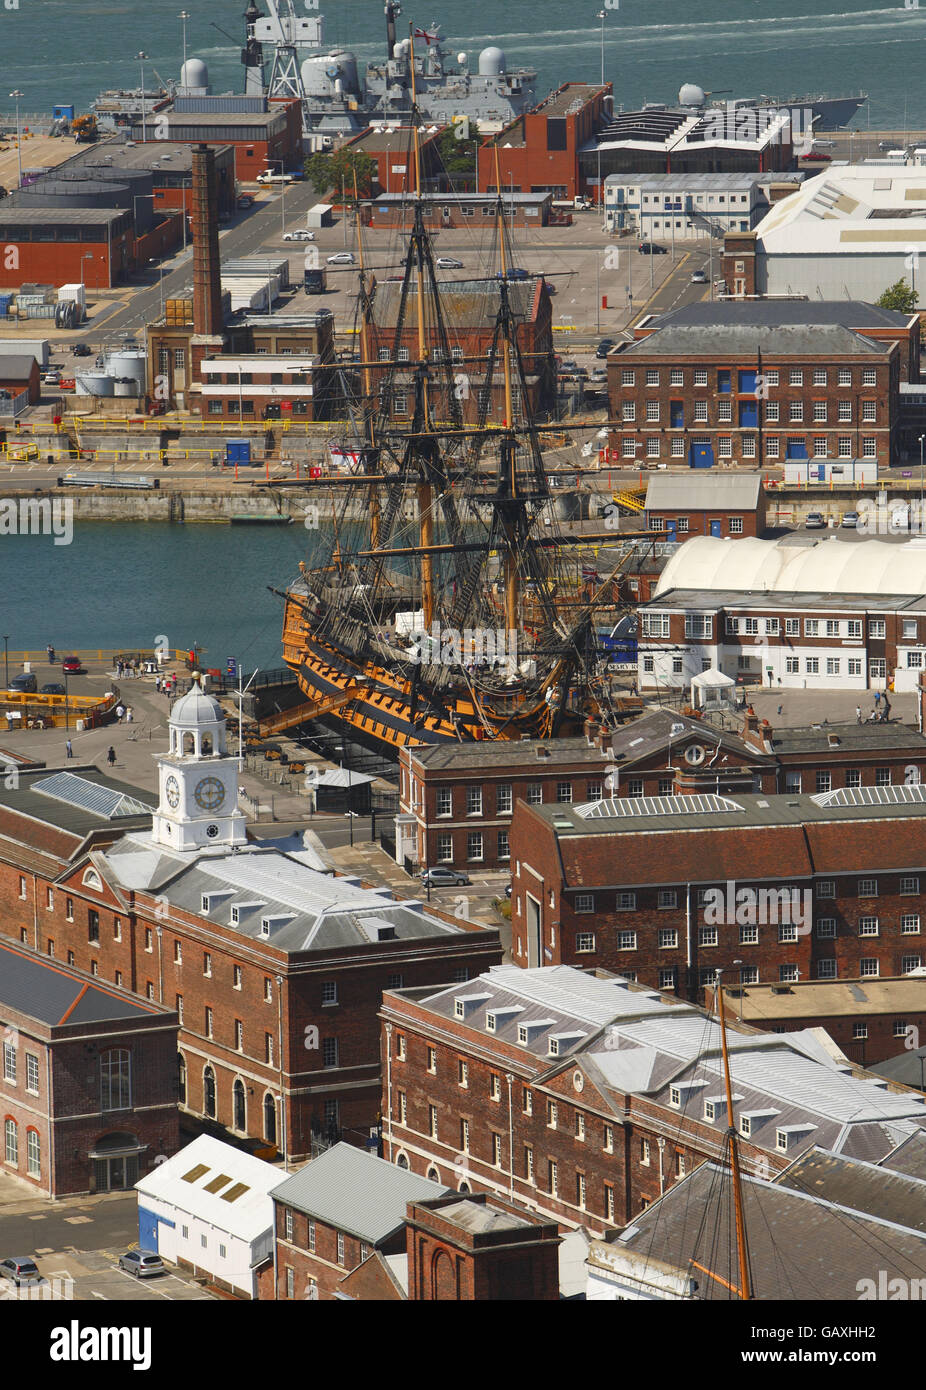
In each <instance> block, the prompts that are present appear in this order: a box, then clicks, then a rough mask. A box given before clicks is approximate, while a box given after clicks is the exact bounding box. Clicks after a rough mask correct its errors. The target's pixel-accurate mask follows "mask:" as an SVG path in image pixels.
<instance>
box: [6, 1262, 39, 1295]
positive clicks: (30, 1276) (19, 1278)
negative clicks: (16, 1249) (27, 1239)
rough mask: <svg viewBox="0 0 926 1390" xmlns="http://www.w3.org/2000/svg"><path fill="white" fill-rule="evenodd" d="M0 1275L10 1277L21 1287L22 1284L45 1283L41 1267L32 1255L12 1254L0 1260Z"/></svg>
mask: <svg viewBox="0 0 926 1390" xmlns="http://www.w3.org/2000/svg"><path fill="white" fill-rule="evenodd" d="M0 1277H2V1278H3V1279H9V1280H10V1281H11V1282H12V1283H14V1284H15V1285H16V1287H17V1288H19V1286H20V1284H44V1282H45V1280H44V1279H43V1278H42V1276H41V1274H40V1273H39V1267H38V1265H37V1264H36V1262H35V1260H33V1258H32V1256H31V1255H12V1256H11V1257H10V1258H9V1259H6V1260H0Z"/></svg>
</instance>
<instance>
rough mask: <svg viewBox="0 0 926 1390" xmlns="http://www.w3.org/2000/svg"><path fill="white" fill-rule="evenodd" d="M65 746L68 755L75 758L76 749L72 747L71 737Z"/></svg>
mask: <svg viewBox="0 0 926 1390" xmlns="http://www.w3.org/2000/svg"><path fill="white" fill-rule="evenodd" d="M64 747H65V750H66V752H67V755H68V757H69V758H73V756H74V749H73V748H72V747H71V740H70V739H68V741H67V743H66V744H65V745H64Z"/></svg>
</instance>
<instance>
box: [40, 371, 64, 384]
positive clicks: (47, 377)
mask: <svg viewBox="0 0 926 1390" xmlns="http://www.w3.org/2000/svg"><path fill="white" fill-rule="evenodd" d="M42 383H43V385H45V386H60V385H61V373H60V372H59V371H57V369H53V370H52V371H50V372H43V373H42Z"/></svg>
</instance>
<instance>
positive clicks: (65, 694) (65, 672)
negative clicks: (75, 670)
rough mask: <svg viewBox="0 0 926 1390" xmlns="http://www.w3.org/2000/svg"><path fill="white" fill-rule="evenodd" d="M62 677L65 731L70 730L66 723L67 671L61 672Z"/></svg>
mask: <svg viewBox="0 0 926 1390" xmlns="http://www.w3.org/2000/svg"><path fill="white" fill-rule="evenodd" d="M62 675H63V676H64V727H65V729H68V728H70V724H69V722H68V673H67V671H63V672H62Z"/></svg>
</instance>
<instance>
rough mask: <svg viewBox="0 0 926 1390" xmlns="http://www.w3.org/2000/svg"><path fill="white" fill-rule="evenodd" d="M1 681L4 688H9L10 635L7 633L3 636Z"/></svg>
mask: <svg viewBox="0 0 926 1390" xmlns="http://www.w3.org/2000/svg"><path fill="white" fill-rule="evenodd" d="M3 679H4V681H5V682H6V688H7V690H9V688H10V635H9V633H8V632H5V633H4V634H3Z"/></svg>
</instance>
